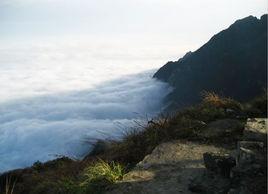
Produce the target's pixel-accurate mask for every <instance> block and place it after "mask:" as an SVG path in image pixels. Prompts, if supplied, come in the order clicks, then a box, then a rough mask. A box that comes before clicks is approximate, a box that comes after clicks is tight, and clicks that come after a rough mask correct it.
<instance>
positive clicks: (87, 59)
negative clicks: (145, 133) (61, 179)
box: [0, 45, 169, 172]
mask: <svg viewBox="0 0 268 194" xmlns="http://www.w3.org/2000/svg"><path fill="white" fill-rule="evenodd" d="M114 52H115V53H116V51H114ZM115 53H114V54H112V53H106V54H105V52H104V53H102V54H101V52H99V54H100V55H101V59H102V60H99V59H98V57H96V56H95V54H94V49H89V50H87V47H86V46H82V45H80V46H77V45H72V46H70V45H69V46H67V45H49V46H48V45H47V46H44V45H37V46H26V47H24V48H22V47H21V48H19V47H18V46H15V47H13V48H9V49H1V50H0V56H1V60H0V73H1V78H0V87H1V95H0V172H1V171H6V170H10V169H14V168H21V167H25V166H29V165H31V164H32V163H33V162H35V161H37V160H40V161H46V160H50V159H53V158H55V155H67V156H70V157H77V158H80V157H81V156H83V155H84V154H85V153H86V152H87V151H88V150H89V145H87V144H85V143H84V140H85V139H86V138H87V137H91V138H107V137H118V136H120V134H121V132H122V129H121V127H120V126H122V125H123V126H125V127H124V128H125V129H127V128H128V127H129V126H131V125H132V124H133V120H134V119H142V118H144V117H145V114H149V116H152V115H154V114H155V113H156V112H157V111H158V110H159V109H161V100H162V99H163V98H164V96H165V95H166V94H167V93H168V92H169V89H168V87H167V85H166V84H164V83H161V82H158V81H156V80H154V79H152V78H151V76H152V73H153V71H152V70H150V71H148V69H151V68H152V67H154V66H152V65H147V66H146V65H145V64H146V63H148V62H149V61H147V60H143V59H140V60H136V61H133V59H134V58H135V57H134V58H133V56H129V55H128V54H127V53H125V54H122V53H121V54H118V55H120V57H118V56H117V57H118V59H117V57H116V54H115ZM92 56H95V57H92ZM105 56H106V57H105ZM123 56H125V57H123ZM110 57H112V58H113V59H112V60H111V59H110ZM119 58H121V60H119ZM131 58H132V62H131V61H129V63H128V62H127V61H128V60H129V59H131ZM105 59H106V60H105ZM111 61H113V62H111ZM157 61H158V59H157V60H155V62H157ZM150 63H153V61H150ZM137 64H138V65H137ZM131 73H132V75H129V74H131ZM133 73H134V74H133ZM2 75H3V76H2ZM104 134H105V135H104Z"/></svg>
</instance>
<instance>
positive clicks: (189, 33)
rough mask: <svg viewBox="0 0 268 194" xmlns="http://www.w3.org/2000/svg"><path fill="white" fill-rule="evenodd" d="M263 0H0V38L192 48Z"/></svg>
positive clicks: (260, 9)
mask: <svg viewBox="0 0 268 194" xmlns="http://www.w3.org/2000/svg"><path fill="white" fill-rule="evenodd" d="M265 12H267V2H266V0H202V1H201V0H1V1H0V26H1V27H0V40H2V41H3V40H25V39H34V38H37V39H40V38H44V37H54V38H58V37H78V36H79V37H81V36H82V37H94V39H95V40H98V39H100V40H106V39H115V40H118V41H120V40H121V39H124V40H125V41H127V40H130V41H131V40H140V41H144V42H146V41H149V42H154V41H156V42H161V43H162V44H174V45H181V47H184V48H186V49H191V48H193V49H194V48H196V47H198V46H201V45H202V44H203V43H204V42H206V41H207V40H208V39H209V38H210V37H211V36H212V35H213V34H215V33H217V32H219V31H220V30H222V29H224V28H226V27H228V26H229V25H230V24H232V23H233V22H234V21H235V20H237V19H240V18H243V17H246V16H248V15H254V16H257V17H260V16H261V15H262V14H264V13H265Z"/></svg>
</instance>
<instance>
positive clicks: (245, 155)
mask: <svg viewBox="0 0 268 194" xmlns="http://www.w3.org/2000/svg"><path fill="white" fill-rule="evenodd" d="M237 147H238V148H237V150H238V155H237V159H236V160H237V165H239V166H241V165H244V164H253V163H262V161H264V160H265V158H264V157H265V148H264V143H263V142H254V141H239V142H238V146H237Z"/></svg>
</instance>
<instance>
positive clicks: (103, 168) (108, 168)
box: [80, 159, 125, 193]
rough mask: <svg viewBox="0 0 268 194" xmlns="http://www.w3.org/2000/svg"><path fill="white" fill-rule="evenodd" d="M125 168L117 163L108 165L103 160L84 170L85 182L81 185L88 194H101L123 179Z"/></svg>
mask: <svg viewBox="0 0 268 194" xmlns="http://www.w3.org/2000/svg"><path fill="white" fill-rule="evenodd" d="M124 173H125V168H124V167H123V166H122V165H121V164H119V163H116V162H113V161H112V162H110V163H107V162H105V161H103V160H101V159H99V161H98V162H96V163H95V164H93V165H92V166H89V167H87V168H86V169H85V170H84V174H83V175H84V178H85V180H84V181H83V182H82V183H81V184H80V186H81V187H82V188H85V189H86V191H87V192H92V191H94V192H96V193H97V192H99V191H103V189H104V188H105V187H106V186H108V185H110V184H113V183H115V182H117V181H119V180H121V179H122V178H123V175H124Z"/></svg>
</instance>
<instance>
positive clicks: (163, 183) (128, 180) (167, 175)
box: [107, 141, 227, 194]
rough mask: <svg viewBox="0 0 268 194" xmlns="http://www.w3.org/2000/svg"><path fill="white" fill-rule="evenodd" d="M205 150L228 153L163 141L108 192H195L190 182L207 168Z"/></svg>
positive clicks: (211, 148) (185, 143) (194, 145)
mask: <svg viewBox="0 0 268 194" xmlns="http://www.w3.org/2000/svg"><path fill="white" fill-rule="evenodd" d="M205 152H211V153H227V150H225V149H223V148H218V147H215V146H212V145H204V144H198V143H193V142H188V141H174V142H168V143H163V144H161V145H159V146H157V147H156V148H155V149H154V150H153V152H152V153H151V154H150V155H148V156H146V157H145V158H144V159H143V161H141V162H140V163H139V164H138V165H137V166H136V167H135V168H134V169H133V170H132V171H130V172H129V173H127V174H126V175H125V176H124V179H123V181H121V182H119V183H117V184H115V185H114V186H113V187H112V188H111V190H109V192H107V193H109V194H124V193H127V194H173V193H174V194H175V193H182V194H192V193H193V192H192V191H190V190H189V188H188V185H189V184H190V183H191V182H192V180H194V179H196V177H197V176H200V175H201V174H204V173H205V171H206V169H205V166H204V163H203V154H204V153H205Z"/></svg>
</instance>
